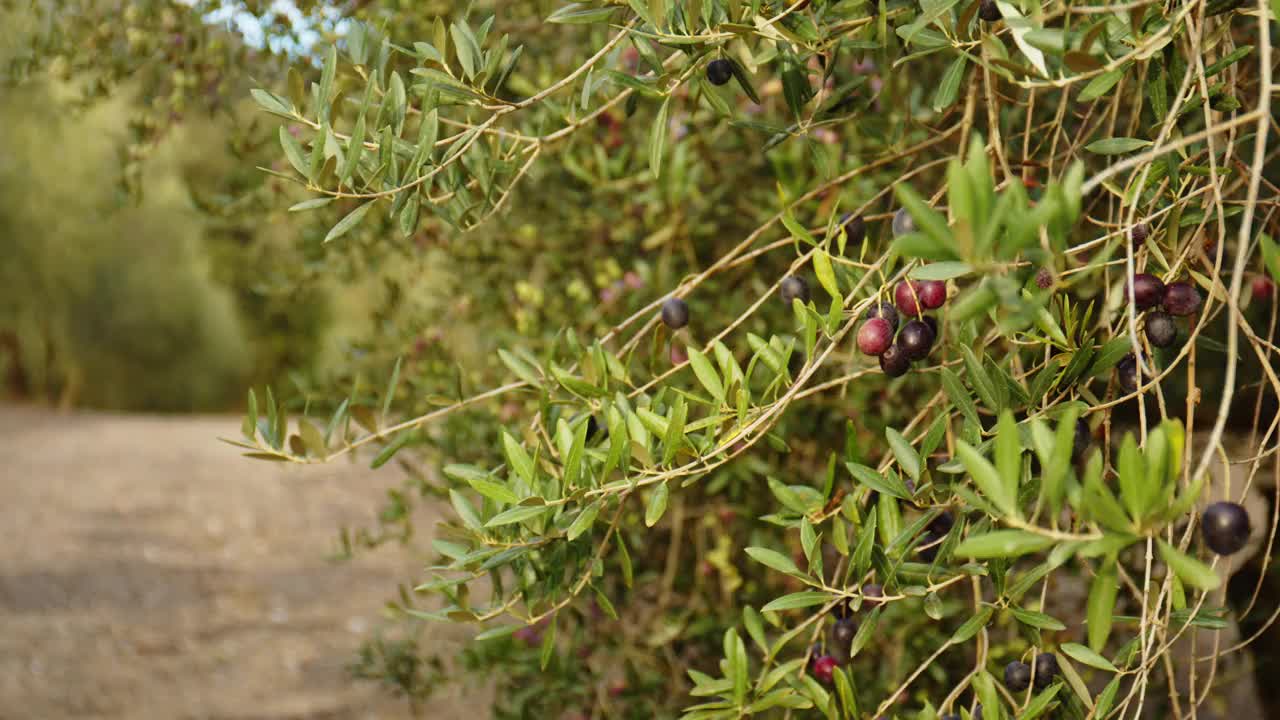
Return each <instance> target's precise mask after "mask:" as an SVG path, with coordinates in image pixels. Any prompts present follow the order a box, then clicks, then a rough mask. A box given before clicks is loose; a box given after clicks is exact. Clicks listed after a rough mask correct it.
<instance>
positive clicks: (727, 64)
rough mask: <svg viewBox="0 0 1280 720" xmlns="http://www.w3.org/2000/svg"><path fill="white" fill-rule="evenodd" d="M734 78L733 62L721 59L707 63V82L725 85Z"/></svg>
mask: <svg viewBox="0 0 1280 720" xmlns="http://www.w3.org/2000/svg"><path fill="white" fill-rule="evenodd" d="M732 77H733V62H732V61H729V60H725V59H724V58H720V59H718V60H712V61H711V62H709V63H707V80H708V81H710V82H711V84H712V85H723V84H725V83H727V82H729V79H730V78H732Z"/></svg>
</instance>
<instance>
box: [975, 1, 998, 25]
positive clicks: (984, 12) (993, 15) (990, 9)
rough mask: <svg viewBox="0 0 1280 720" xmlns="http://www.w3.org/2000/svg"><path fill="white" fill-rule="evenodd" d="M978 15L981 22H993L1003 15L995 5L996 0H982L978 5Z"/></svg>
mask: <svg viewBox="0 0 1280 720" xmlns="http://www.w3.org/2000/svg"><path fill="white" fill-rule="evenodd" d="M978 17H980V18H982V21H983V22H995V21H997V20H999V19H1000V18H1001V17H1003V16H1002V15H1001V14H1000V8H999V6H997V5H996V0H982V4H981V5H979V6H978Z"/></svg>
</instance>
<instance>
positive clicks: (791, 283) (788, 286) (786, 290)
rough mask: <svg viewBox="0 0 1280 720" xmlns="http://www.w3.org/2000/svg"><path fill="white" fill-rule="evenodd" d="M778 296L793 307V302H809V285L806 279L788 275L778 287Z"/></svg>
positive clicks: (788, 305)
mask: <svg viewBox="0 0 1280 720" xmlns="http://www.w3.org/2000/svg"><path fill="white" fill-rule="evenodd" d="M778 294H779V295H781V296H782V302H784V303H786V304H787V307H790V306H791V301H792V300H799V301H800V302H801V303H802V304H803V303H807V302H809V283H807V282H805V281H804V278H799V277H796V276H795V275H788V276H786V277H784V278H782V282H781V283H780V284H779V286H778Z"/></svg>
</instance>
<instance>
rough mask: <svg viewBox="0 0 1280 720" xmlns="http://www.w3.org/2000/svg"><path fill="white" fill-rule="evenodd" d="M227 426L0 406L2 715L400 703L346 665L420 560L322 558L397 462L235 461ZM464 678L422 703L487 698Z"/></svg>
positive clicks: (395, 550)
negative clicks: (466, 688) (379, 465)
mask: <svg viewBox="0 0 1280 720" xmlns="http://www.w3.org/2000/svg"><path fill="white" fill-rule="evenodd" d="M237 423H238V421H237V419H236V418H234V417H195V418H193V417H155V416H119V415H108V414H92V413H74V414H58V413H55V412H53V411H49V410H42V409H33V408H14V407H0V718H3V720H10V719H13V720H18V719H21V720H27V719H29V718H30V719H38V720H44V719H46V718H47V719H50V720H56V719H60V718H142V719H149V718H162V719H168V718H182V719H186V718H192V719H195V718H208V719H210V720H212V719H215V718H216V719H218V720H231V719H233V718H234V719H236V720H249V719H251V718H252V719H261V720H268V719H271V720H277V719H284V718H289V719H293V720H301V719H303V718H325V719H338V718H402V717H409V716H410V713H409V709H408V707H407V705H406V704H405V703H404V702H403V701H401V700H397V699H394V698H392V697H390V696H389V695H388V694H387V693H386V692H385V691H384V690H382V689H381V688H378V687H375V686H373V685H371V684H368V683H355V682H353V681H351V680H350V679H349V678H348V676H347V675H346V672H345V669H344V668H345V665H346V664H347V663H348V662H350V661H351V660H352V658H353V657H354V652H355V650H356V649H357V648H358V647H359V645H360V642H361V640H362V639H364V638H366V637H369V636H370V634H371V633H372V632H373V631H374V630H375V629H376V628H377V627H379V623H380V622H382V621H381V619H380V618H379V616H378V613H379V610H380V608H381V607H382V604H383V602H384V601H385V600H387V599H388V598H390V597H392V595H393V594H394V592H395V585H396V583H397V582H398V581H404V580H410V579H413V578H414V577H415V573H414V570H415V568H421V567H422V562H421V558H415V557H413V556H412V554H411V553H409V552H407V551H405V550H403V549H401V548H399V547H398V546H394V547H387V548H385V549H383V550H380V551H378V552H376V553H373V554H367V553H366V554H364V555H362V556H359V557H357V559H355V560H354V561H352V562H349V563H341V564H335V563H333V562H331V561H329V560H327V559H326V558H327V556H328V555H329V553H330V552H331V551H332V550H333V549H334V548H335V547H336V530H337V528H339V527H340V526H341V525H343V524H344V523H346V524H353V525H362V524H367V523H369V522H370V520H371V519H372V517H373V515H374V513H375V512H376V509H377V507H378V501H379V498H380V496H382V495H383V493H384V492H385V490H386V488H387V487H390V486H393V485H395V484H396V482H397V480H398V478H397V477H396V476H395V475H394V473H395V472H396V471H395V470H393V469H391V468H390V467H387V468H383V469H382V470H379V471H377V472H371V471H369V470H368V469H367V468H365V467H364V466H358V465H348V464H345V463H342V464H338V465H333V466H310V467H294V466H284V465H282V464H277V463H267V462H260V461H252V460H247V459H244V458H241V457H240V456H239V454H238V452H237V451H236V449H235V448H232V447H231V446H229V445H225V444H223V443H220V442H218V441H217V440H216V438H217V437H218V436H220V435H226V436H230V435H234V434H236V432H237V430H236V428H237ZM425 520H426V522H421V523H419V526H418V529H419V532H420V536H419V541H424V540H426V539H427V537H429V533H430V532H431V525H432V523H431V522H430V518H425ZM432 637H433V638H437V639H439V641H440V642H442V643H443V644H445V645H448V644H450V643H456V642H458V639H459V637H460V635H459V634H458V633H457V632H456V630H454V631H452V632H451V628H449V627H447V626H441V627H440V628H438V629H435V631H434V632H433V633H432ZM459 694H460V693H459V692H457V691H455V692H454V694H453V696H452V697H450V696H449V695H448V694H446V695H445V696H444V697H443V698H440V699H438V700H436V701H433V702H432V703H431V704H430V706H429V707H428V708H427V711H426V712H425V713H424V715H423V716H425V717H431V718H454V717H483V716H485V715H486V714H487V713H485V712H483V709H484V705H483V704H479V703H477V702H476V700H477V699H476V698H475V697H474V696H473V697H472V698H471V700H470V702H468V703H466V704H463V703H462V702H461V700H460V699H459V697H458V695H459Z"/></svg>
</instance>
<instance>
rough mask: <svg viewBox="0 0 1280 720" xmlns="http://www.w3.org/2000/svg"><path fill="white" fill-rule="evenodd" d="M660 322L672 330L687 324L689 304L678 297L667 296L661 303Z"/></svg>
mask: <svg viewBox="0 0 1280 720" xmlns="http://www.w3.org/2000/svg"><path fill="white" fill-rule="evenodd" d="M662 322H663V323H665V324H666V326H667V327H669V328H671V329H672V330H679V329H680V328H682V327H684V326H685V325H688V324H689V306H688V305H687V304H686V303H685V301H684V300H681V299H680V298H678V297H673V298H667V301H666V302H664V303H662Z"/></svg>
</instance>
